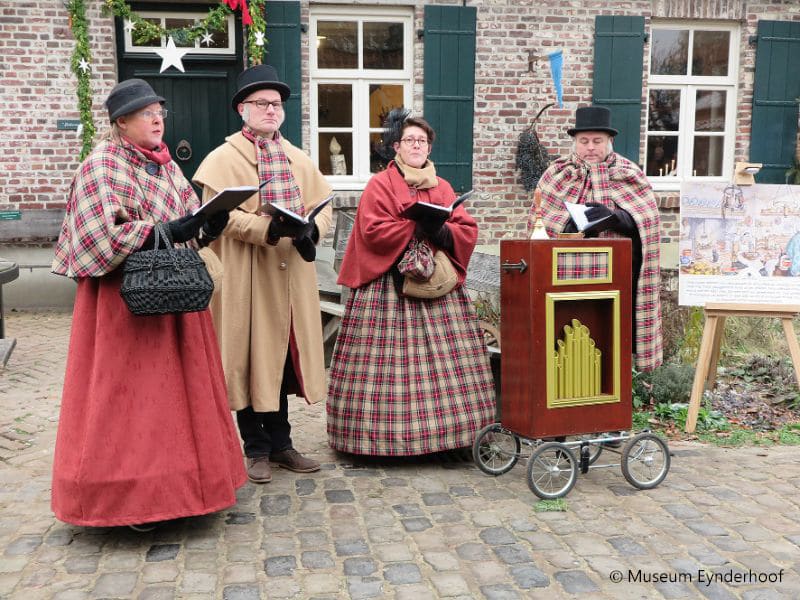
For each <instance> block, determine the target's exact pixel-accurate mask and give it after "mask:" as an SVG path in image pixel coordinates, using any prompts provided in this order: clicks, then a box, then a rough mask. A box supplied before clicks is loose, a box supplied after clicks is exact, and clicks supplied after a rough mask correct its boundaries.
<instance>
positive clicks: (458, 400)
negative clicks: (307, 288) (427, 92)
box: [327, 111, 494, 456]
mask: <svg viewBox="0 0 800 600" xmlns="http://www.w3.org/2000/svg"><path fill="white" fill-rule="evenodd" d="M406 115H407V113H404V112H402V111H397V112H394V111H393V114H392V115H390V117H389V120H390V121H392V120H394V122H395V123H397V127H394V128H392V127H391V125H390V127H389V129H390V130H394V131H396V134H395V135H394V137H393V138H392V141H391V142H390V143H391V144H392V147H393V149H394V151H395V152H396V156H395V159H394V160H393V161H391V162H390V163H389V165H388V167H387V168H386V170H385V171H383V172H381V173H378V174H377V175H375V176H373V177H372V179H370V182H369V184H367V187H366V189H365V190H364V193H363V194H362V196H361V200H360V201H359V205H358V212H357V214H356V220H355V224H354V226H353V231H352V233H351V235H350V239H349V241H348V244H347V250H346V252H345V257H344V261H343V263H342V267H341V269H340V275H339V283H341V284H343V285H346V286H348V287H350V288H353V293H352V294H351V296H350V298H349V300H348V302H347V305H346V308H345V313H344V317H343V319H342V324H341V327H340V329H339V336H338V338H337V343H336V350H335V352H334V355H333V359H332V363H331V374H330V379H331V381H330V387H329V391H328V404H327V410H328V440H329V443H330V445H331V447H333V448H335V449H336V450H340V451H343V452H349V453H353V454H362V455H372V456H398V455H400V456H402V455H419V454H428V453H431V452H438V451H443V450H451V449H456V448H464V447H468V446H471V445H472V443H473V441H474V439H475V434H476V433H477V431H478V430H479V429H481V428H482V427H484V426H485V425H487V424H488V423H490V422H491V421H492V420H493V416H494V385H493V382H492V374H491V370H490V368H489V360H488V355H487V353H486V348H485V345H484V342H483V335H482V333H481V332H480V329H479V327H478V319H477V316H476V314H475V310H474V308H473V306H472V302H471V301H470V299H469V296H468V295H467V293H466V291H465V289H464V287H463V282H464V278H465V276H466V269H467V265H468V263H469V259H470V256H471V255H472V251H473V249H474V247H475V242H476V240H477V236H478V232H477V226H476V224H475V221H474V219H473V218H472V217H470V216H469V215H468V214H467V212H466V210H465V209H464V207H463V205H462V206H459V207H458V208H456V209H455V210H454V211H453V212H452V214H451V215H450V217H449V218H448V219H447V221H446V222H444V223H442V222H441V221H438V222H436V221H434V222H431V221H427V222H426V221H424V220H423V221H420V222H415V221H412V220H410V219H407V218H404V217H402V216H401V213H402V212H403V211H404V210H405V209H406V208H408V207H409V206H411V205H412V204H414V203H415V202H416V201H418V200H419V201H423V202H427V203H430V204H437V205H440V206H449V205H451V204H452V203H453V200H454V199H455V193H454V192H453V188H452V187H451V186H450V184H449V183H447V181H445V180H444V179H442V178H441V177H437V176H436V171H435V167H434V165H433V163H432V162H431V161H430V160H428V155H429V153H430V149H431V144H432V143H433V140H434V132H433V129H432V128H431V127H430V125H429V124H428V123H427V122H426V121H425V120H423V119H420V118H413V117H407V116H406ZM384 139H385V140H387V139H389V138H388V137H387V136H385V137H384ZM420 241H423V242H424V243H425V244H427V245H428V246H430V249H431V250H432V251H433V250H443V251H444V252H446V253H447V255H448V257H449V258H450V261H451V262H452V263H453V266H454V267H455V269H456V272H457V273H458V279H459V283H458V285H456V287H455V288H454V289H453V290H452V291H451V292H449V293H448V294H446V295H444V296H441V297H439V298H434V299H419V298H411V297H407V296H404V295H403V294H402V291H401V290H402V281H403V277H402V275H401V274H400V272H399V270H398V268H397V265H398V263H399V262H400V261H401V259H402V258H403V257H404V255H405V254H406V253H407V252H408V251H409V247H410V246H411V247H414V246H416V245H417V244H418V243H419V242H420Z"/></svg>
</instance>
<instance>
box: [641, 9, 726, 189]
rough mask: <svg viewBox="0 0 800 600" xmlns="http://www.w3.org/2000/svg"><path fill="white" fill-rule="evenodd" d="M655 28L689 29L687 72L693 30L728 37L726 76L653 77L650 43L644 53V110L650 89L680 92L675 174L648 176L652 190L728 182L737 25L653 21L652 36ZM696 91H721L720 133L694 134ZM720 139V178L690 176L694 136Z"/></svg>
mask: <svg viewBox="0 0 800 600" xmlns="http://www.w3.org/2000/svg"><path fill="white" fill-rule="evenodd" d="M659 29H679V30H689V31H690V34H689V47H688V56H687V72H690V71H691V65H692V52H693V43H692V42H693V40H694V37H693V36H694V32H695V31H698V30H700V31H727V32H729V34H730V44H729V47H728V74H727V75H726V76H699V75H689V74H685V75H654V74H652V73H650V68H651V57H652V43H651V45H650V50H649V51H648V53H647V78H648V79H647V88H646V92H647V93H646V98H647V107H646V109H647V111H646V112H645V114H646V115H649V114H650V90H651V89H659V90H662V89H665V90H680V92H681V93H680V99H681V109H680V112H679V123H680V129H679V130H678V132H677V137H678V159H677V166H676V168H677V174H676V175H670V176H667V175H665V176H663V177H660V176H658V175H655V176H654V175H648V176H647V177H648V179H649V180H650V182H651V184H652V186H653V189H654V190H657V191H676V190H680V186H681V183H682V182H684V181H693V182H703V181H731V180H732V177H733V157H734V151H735V148H736V113H737V100H738V98H737V96H738V76H739V48H740V46H739V45H740V41H741V40H740V28H739V25H738V24H730V23H720V22H714V21H707V22H704V21H689V22H687V21H654V22H653V23H652V24H651V26H650V30H651V40H652V39H653V36H652V33H653V32H655V31H656V30H659ZM698 90H700V91H706V90H708V91H720V90H722V91H725V92H726V99H725V129H724V131H723V132H719V133H717V132H712V131H708V132H695V99H696V97H697V94H696V92H697V91H698ZM650 134H651V132H650V130H649V117H647V118H646V120H645V129H644V135H645V144H644V161H643V162H644V164H645V165H646V164H647V158H648V156H647V145H648V144H647V142H648V138H649V137H650ZM670 135H674V134H673V132H670V131H653V132H652V136H655V137H659V136H670ZM698 136H700V137H705V136H709V137H724V139H725V142H724V144H723V157H722V175H720V176H713V177H712V176H695V175H693V174H692V173H691V166H692V165H693V163H694V139H695V137H698Z"/></svg>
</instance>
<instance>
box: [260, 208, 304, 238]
mask: <svg viewBox="0 0 800 600" xmlns="http://www.w3.org/2000/svg"><path fill="white" fill-rule="evenodd" d="M303 229H304V227H303V226H302V225H300V226H298V225H295V224H293V223H291V222H290V221H286V220H284V219H283V218H282V217H280V216H277V215H276V216H274V217H272V221H270V223H269V229H268V230H267V239H268V240H269V241H270V243H275V244H277V243H278V239H279V238H282V237H288V238H296V237H297V236H298V235H299V234H300V233H302V231H303Z"/></svg>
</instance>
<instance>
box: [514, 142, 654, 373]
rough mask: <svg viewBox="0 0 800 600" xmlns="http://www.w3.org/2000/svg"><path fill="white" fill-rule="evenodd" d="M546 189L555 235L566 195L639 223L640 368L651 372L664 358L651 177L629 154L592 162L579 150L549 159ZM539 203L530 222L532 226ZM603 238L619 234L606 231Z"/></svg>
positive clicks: (545, 211) (564, 216) (546, 213)
mask: <svg viewBox="0 0 800 600" xmlns="http://www.w3.org/2000/svg"><path fill="white" fill-rule="evenodd" d="M538 187H539V189H540V190H541V192H542V220H543V221H544V224H545V227H546V228H547V233H548V235H550V236H551V237H555V236H556V234H558V233H560V232H561V231H563V229H564V225H565V224H566V223H567V221H568V220H569V213H567V210H566V209H565V208H564V200H569V201H571V202H578V203H580V204H586V203H587V202H596V203H598V204H602V205H604V206H608V207H609V208H611V209H615V208H621V209H623V210H625V211H627V212H628V214H630V215H631V217H633V220H634V221H635V222H636V226H637V229H638V231H639V237H640V239H641V241H642V270H641V272H640V273H639V284H638V288H637V293H636V306H635V307H634V310H635V312H636V331H635V332H634V333H635V335H636V368H637V369H639V370H640V371H649V370H652V369H654V368H656V367H657V366H658V365H660V364H661V362H662V354H663V353H662V337H661V300H660V289H659V287H660V281H661V272H660V259H659V236H660V234H661V221H660V215H659V212H658V206H657V205H656V201H655V197H654V196H653V191H652V189H651V187H650V182H649V181H648V180H647V177H646V176H645V175H644V173H643V172H642V170H641V169H640V168H639V167H637V166H636V165H635V164H634V163H632V162H631V161H629V160H628V159H626V158H624V157H622V156H620V155H618V154H616V153H613V152H612V153H611V154H610V155H609V156H608V158H606V160H605V161H604V162H602V163H600V164H589V163H586V162H584V161H582V160H581V159H579V158H578V157H577V156H576V155H575V154H573V155H571V156H570V157H568V158H561V159H558V160H556V161H555V162H554V163H553V164H551V165H550V166H549V167H548V168H547V171H545V173H544V175H542V178H541V180H540V181H539V186H538ZM534 220H535V207H533V206H532V207H531V214H530V218H529V221H528V227H529V230H531V229H532V228H533V223H534ZM600 237H601V238H603V237H621V236H619V235H618V234H616V233H614V232H613V231H604V232H603V233H601V234H600Z"/></svg>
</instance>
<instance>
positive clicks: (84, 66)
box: [78, 58, 91, 73]
mask: <svg viewBox="0 0 800 600" xmlns="http://www.w3.org/2000/svg"><path fill="white" fill-rule="evenodd" d="M78 68H79V69H80V70H81V71H83V72H84V73H86V72H87V71H88V70H89V69H90V68H91V67H90V66H89V63H88V62H86V59H85V58H82V59H81V60H80V62H78Z"/></svg>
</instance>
